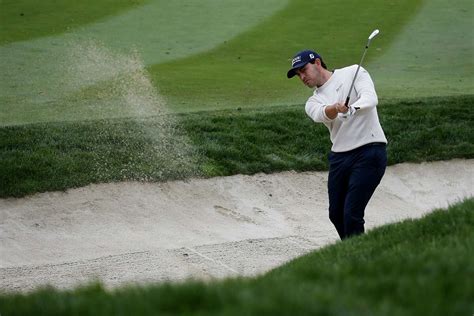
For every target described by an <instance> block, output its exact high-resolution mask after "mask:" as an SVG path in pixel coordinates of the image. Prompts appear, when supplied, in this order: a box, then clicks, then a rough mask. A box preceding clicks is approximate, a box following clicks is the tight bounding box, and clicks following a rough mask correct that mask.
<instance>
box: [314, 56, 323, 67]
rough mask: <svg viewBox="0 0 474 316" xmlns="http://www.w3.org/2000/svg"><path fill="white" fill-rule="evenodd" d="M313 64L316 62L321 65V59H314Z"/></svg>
mask: <svg viewBox="0 0 474 316" xmlns="http://www.w3.org/2000/svg"><path fill="white" fill-rule="evenodd" d="M313 64H315V65H316V66H321V59H319V58H316V59H315V60H314V62H313Z"/></svg>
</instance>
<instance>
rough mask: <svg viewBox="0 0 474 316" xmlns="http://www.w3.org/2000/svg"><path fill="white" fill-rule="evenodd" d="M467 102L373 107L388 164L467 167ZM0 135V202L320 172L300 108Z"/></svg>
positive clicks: (324, 138) (318, 154)
mask: <svg viewBox="0 0 474 316" xmlns="http://www.w3.org/2000/svg"><path fill="white" fill-rule="evenodd" d="M473 103H474V96H472V95H471V96H462V97H449V98H429V99H422V100H413V101H406V100H405V101H394V102H391V103H388V102H386V103H383V104H381V105H380V106H379V114H380V118H381V122H382V126H383V127H384V129H385V132H386V135H387V138H388V140H389V146H388V158H389V164H395V163H400V162H408V161H410V162H420V161H434V160H446V159H453V158H466V159H472V158H473V157H474V142H473V139H474V129H473V128H472V122H473V121H474V110H473V107H472V104H473ZM169 120H173V121H175V122H177V123H176V126H175V127H173V128H172V129H171V130H170V129H169V128H167V129H163V122H164V121H166V117H163V116H160V117H155V118H151V119H142V120H136V119H133V120H126V119H117V120H97V121H82V122H73V123H70V122H64V123H44V124H31V125H24V126H11V127H2V128H0V170H1V173H0V183H1V186H0V197H8V196H16V197H20V196H24V195H27V194H31V193H35V192H42V191H52V190H64V189H67V188H71V187H78V186H84V185H87V184H89V183H97V182H110V181H126V180H137V181H165V180H174V179H183V178H187V177H196V176H200V177H201V176H202V177H213V176H225V175H233V174H238V173H242V174H253V173H257V172H267V173H270V172H277V171H283V170H296V171H308V170H326V169H327V162H326V156H327V154H328V153H329V150H330V147H331V145H330V141H329V135H328V131H327V129H326V127H325V126H323V125H322V124H315V123H313V122H312V121H311V120H310V119H309V118H308V117H307V116H306V114H305V113H304V109H303V105H295V106H283V107H273V108H271V109H268V108H265V109H251V110H249V109H243V110H238V109H236V110H225V111H216V112H201V113H192V114H181V115H179V116H178V117H174V116H170V117H169Z"/></svg>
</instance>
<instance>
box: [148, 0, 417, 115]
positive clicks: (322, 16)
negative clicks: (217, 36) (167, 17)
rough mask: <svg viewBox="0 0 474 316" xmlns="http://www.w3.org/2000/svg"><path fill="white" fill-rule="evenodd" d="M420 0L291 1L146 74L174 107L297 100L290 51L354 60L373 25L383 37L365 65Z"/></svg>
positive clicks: (302, 93) (334, 63) (300, 92)
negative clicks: (219, 41) (290, 72)
mask: <svg viewBox="0 0 474 316" xmlns="http://www.w3.org/2000/svg"><path fill="white" fill-rule="evenodd" d="M421 4H422V1H408V0H406V1H397V2H396V3H388V2H384V1H372V0H368V1H367V0H366V1H362V2H361V1H340V0H338V1H330V0H325V1H306V0H293V1H290V2H289V4H288V6H287V7H286V8H285V9H284V10H282V11H280V12H278V13H277V14H275V15H274V16H273V17H272V18H271V19H268V20H266V21H264V22H263V23H262V24H260V25H259V26H258V27H256V28H254V29H252V30H250V31H248V32H245V33H243V34H241V35H240V36H238V37H236V38H234V39H233V40H231V41H228V42H225V43H222V44H221V45H220V46H219V47H217V48H216V49H214V50H211V51H209V52H205V53H202V54H198V55H195V56H191V57H188V58H186V59H179V60H176V61H172V62H167V63H160V64H156V65H154V66H151V67H149V71H150V74H151V76H152V78H153V79H154V80H155V82H156V84H157V86H158V87H159V88H160V91H161V92H162V93H163V94H164V95H165V96H166V98H167V100H168V103H169V104H170V106H171V107H172V108H173V109H176V110H178V111H190V110H191V111H192V110H202V109H219V108H231V107H234V108H235V107H237V106H241V107H254V106H257V105H258V106H262V105H282V104H294V103H299V102H303V100H305V99H306V98H307V96H308V94H309V93H310V91H309V90H307V89H306V88H305V87H304V86H303V85H302V84H301V83H300V82H298V80H297V79H294V80H288V79H287V78H286V71H287V70H288V68H289V64H290V62H289V60H290V59H291V57H292V56H293V55H294V54H295V53H296V52H297V51H299V50H302V49H304V48H312V49H315V50H316V51H317V52H319V53H320V54H321V55H322V56H323V58H324V59H325V61H326V63H327V64H328V66H329V67H332V68H339V67H342V66H346V65H350V64H355V63H357V62H358V60H359V58H360V53H361V50H362V48H363V45H364V44H365V43H366V40H367V36H368V35H369V34H370V32H371V31H372V30H373V29H375V28H380V29H381V30H382V34H383V36H380V38H378V39H377V41H374V47H373V51H371V52H370V54H368V55H367V60H366V62H367V61H370V60H373V59H376V58H377V57H380V56H381V55H382V54H383V52H384V51H385V50H387V49H388V48H389V45H390V43H391V42H392V41H393V39H394V38H395V37H396V35H397V34H398V33H399V32H400V30H401V29H402V28H403V26H404V25H405V24H406V23H408V21H410V19H411V18H413V16H414V15H415V14H416V13H417V12H418V10H419V8H420V7H421ZM335 12H338V13H341V14H335ZM349 12H350V13H349ZM382 12H383V14H381V13H382ZM369 69H370V68H369ZM377 79H378V80H380V78H377ZM295 100H297V101H296V102H295Z"/></svg>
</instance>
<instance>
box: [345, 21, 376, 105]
mask: <svg viewBox="0 0 474 316" xmlns="http://www.w3.org/2000/svg"><path fill="white" fill-rule="evenodd" d="M377 34H379V30H375V31H373V32H372V33H371V34H370V36H369V39H368V41H367V45H365V49H364V53H363V54H362V58H361V59H360V63H359V65H358V66H357V70H356V73H355V75H354V79H352V83H351V87H350V88H349V93H348V94H347V98H346V102H345V103H344V105H345V106H346V107H349V99H350V98H351V92H352V88H353V87H354V82H355V80H356V78H357V74H358V73H359V69H360V65H362V61H364V57H365V53H367V49H368V48H369V45H370V41H371V40H372V39H373V38H374V37H375V36H377ZM355 110H358V109H357V108H356V109H355Z"/></svg>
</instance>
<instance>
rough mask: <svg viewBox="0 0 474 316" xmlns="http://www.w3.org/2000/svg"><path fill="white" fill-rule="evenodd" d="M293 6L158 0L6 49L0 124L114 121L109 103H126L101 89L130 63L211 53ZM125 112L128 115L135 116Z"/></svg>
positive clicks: (267, 1)
mask: <svg viewBox="0 0 474 316" xmlns="http://www.w3.org/2000/svg"><path fill="white" fill-rule="evenodd" d="M286 3H287V1H286V0H264V1H257V2H255V1H251V0H226V1H218V0H205V1H199V2H194V1H193V2H190V1H185V0H177V1H163V0H160V1H153V2H150V3H148V4H146V5H143V6H140V7H137V8H135V9H132V10H128V11H127V12H126V13H124V14H120V15H118V16H115V17H112V18H107V19H104V20H102V21H99V22H97V23H93V24H89V25H86V26H83V27H80V28H76V29H74V30H72V31H70V32H68V33H64V34H62V35H57V36H49V37H43V38H38V39H34V40H29V41H21V42H15V43H10V44H6V45H3V46H0V56H2V58H1V59H0V70H1V72H2V74H3V75H2V76H1V78H0V87H1V94H0V112H2V113H4V117H1V122H0V123H2V122H3V123H6V124H8V123H9V121H10V120H12V121H16V117H17V116H20V117H24V118H22V119H20V120H19V121H21V120H23V121H24V122H25V123H31V122H35V118H39V121H48V117H49V118H50V119H51V121H57V120H68V119H70V118H71V117H72V118H76V119H88V118H98V117H107V113H109V114H110V115H111V116H117V115H116V113H117V112H121V109H114V108H113V106H109V105H106V106H103V105H104V104H103V103H104V102H105V103H112V105H113V104H115V103H119V102H117V101H116V100H114V98H115V97H117V94H118V93H115V95H112V96H111V95H109V93H104V91H100V90H101V89H102V90H104V89H109V90H110V85H111V81H113V80H117V77H118V76H120V74H121V73H129V72H130V67H128V66H126V65H127V64H136V63H140V65H139V68H143V67H145V66H146V65H147V64H156V63H161V62H165V61H169V60H172V59H177V58H184V57H187V56H190V55H193V54H196V53H199V52H203V51H207V50H210V49H212V48H214V47H215V46H217V45H219V44H221V43H223V42H225V41H228V40H230V39H232V38H233V37H235V36H236V35H238V34H239V33H241V32H243V31H245V30H248V29H249V28H252V27H254V26H255V25H257V24H258V23H260V21H262V19H264V18H266V17H268V16H270V15H272V14H273V13H274V12H276V11H277V10H279V9H282V8H283V7H284V6H285V4H286ZM236 12H238V14H237V13H236ZM84 56H85V57H84ZM78 59H79V60H78ZM124 65H125V66H124ZM104 67H105V68H107V69H105V70H103V69H101V68H104ZM135 68H137V67H135ZM98 69H99V71H97V70H98ZM109 69H112V70H113V71H110V70H109ZM46 78H47V80H46ZM119 79H123V78H119ZM132 79H133V78H130V80H132ZM71 81H72V83H71ZM137 83H138V84H139V82H138V80H137ZM113 84H114V83H113V82H112V85H113ZM95 86H99V88H97V89H96V90H97V91H94V92H93V93H92V95H91V94H90V93H89V94H88V95H84V93H86V94H87V93H88V92H87V91H86V92H84V91H83V90H87V89H90V88H91V87H95ZM112 90H121V89H120V87H119V88H117V87H115V88H112ZM98 94H100V95H98ZM71 99H73V101H76V102H71ZM84 99H87V102H83V100H84ZM104 109H105V110H104ZM81 111H83V112H85V113H82V112H81ZM30 112H31V113H30ZM126 112H127V111H125V113H124V116H129V113H126ZM143 112H147V113H150V111H149V109H146V111H143ZM155 114H156V113H155ZM119 116H120V115H119Z"/></svg>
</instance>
